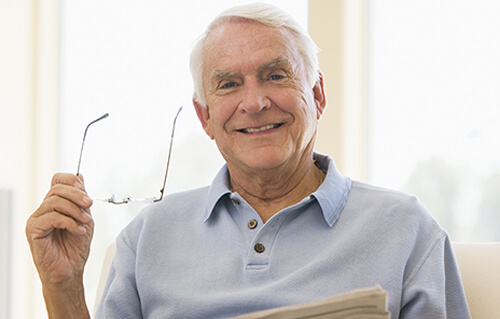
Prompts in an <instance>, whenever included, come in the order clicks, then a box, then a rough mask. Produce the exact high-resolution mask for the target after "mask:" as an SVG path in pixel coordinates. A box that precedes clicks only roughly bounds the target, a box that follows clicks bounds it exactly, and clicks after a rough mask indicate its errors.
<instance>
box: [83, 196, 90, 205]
mask: <svg viewBox="0 0 500 319" xmlns="http://www.w3.org/2000/svg"><path fill="white" fill-rule="evenodd" d="M82 201H83V203H84V204H85V205H90V204H92V199H91V198H90V197H88V196H83V198H82Z"/></svg>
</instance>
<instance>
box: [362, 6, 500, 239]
mask: <svg viewBox="0 0 500 319" xmlns="http://www.w3.org/2000/svg"><path fill="white" fill-rule="evenodd" d="M499 15H500V3H498V2H496V1H489V0H481V1H470V0H458V1H457V0H453V1H451V0H446V1H438V2H436V1H409V0H404V1H401V0H397V1H396V0H377V1H373V2H369V27H368V36H369V53H368V57H369V58H368V65H369V70H368V74H369V81H368V88H369V89H368V106H369V111H368V119H369V133H368V140H369V157H368V164H369V167H368V168H369V180H370V181H371V182H372V183H375V184H379V185H383V186H388V187H391V188H398V189H403V190H406V191H409V192H411V193H414V194H416V195H417V196H418V197H419V198H420V199H421V200H422V201H423V202H424V203H425V204H426V205H427V207H428V208H429V210H430V211H431V213H432V214H433V215H434V216H435V217H436V219H438V221H439V222H440V223H441V224H442V225H443V226H444V227H445V228H446V229H447V230H448V231H449V233H450V234H451V237H452V239H453V240H456V241H492V240H500V199H499V198H500V197H499V194H500V152H499V151H498V150H499V141H500V139H499V136H500V126H498V124H497V122H498V118H499V117H500V107H499V101H500V90H498V88H499V87H500V60H499V59H498V57H499V56H500V42H499V41H498V40H497V39H498V34H499V32H500V22H499V20H498V16H499Z"/></svg>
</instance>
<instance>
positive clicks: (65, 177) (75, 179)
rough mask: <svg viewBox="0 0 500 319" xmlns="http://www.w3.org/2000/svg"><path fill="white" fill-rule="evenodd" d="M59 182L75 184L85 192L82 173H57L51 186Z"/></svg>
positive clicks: (69, 184)
mask: <svg viewBox="0 0 500 319" xmlns="http://www.w3.org/2000/svg"><path fill="white" fill-rule="evenodd" d="M57 184H63V185H68V186H74V187H76V188H78V189H79V190H81V191H83V192H85V187H84V181H83V175H82V174H78V175H74V174H70V173H56V174H54V176H53V177H52V182H51V186H54V185H57Z"/></svg>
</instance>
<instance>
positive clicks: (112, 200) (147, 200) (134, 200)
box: [76, 106, 182, 205]
mask: <svg viewBox="0 0 500 319" xmlns="http://www.w3.org/2000/svg"><path fill="white" fill-rule="evenodd" d="M181 111H182V106H181V107H180V108H179V110H178V111H177V114H176V115H175V117H174V123H173V125H172V135H171V136H170V146H169V149H168V158H167V167H166V169H165V177H164V179H163V187H162V189H160V197H152V198H132V197H130V196H125V197H124V198H123V199H122V200H117V199H116V196H115V195H114V194H113V195H111V197H109V198H105V199H97V200H99V201H104V202H108V203H111V204H115V205H121V204H128V203H143V204H147V203H155V202H159V201H161V200H162V198H163V193H164V191H165V185H166V184H167V175H168V167H169V166H170V155H171V154H172V145H173V142H174V132H175V123H176V122H177V117H178V116H179V113H180V112H181ZM108 116H109V113H106V114H104V115H103V116H101V117H100V118H98V119H95V120H93V121H92V122H90V123H89V124H88V125H87V127H86V128H85V132H84V133H83V141H82V147H81V149H80V158H79V159H78V168H77V170H76V175H78V174H80V164H81V162H82V154H83V146H84V144H85V137H86V136H87V131H88V129H89V127H90V126H91V125H92V124H94V123H96V122H99V121H100V120H103V119H105V118H107V117H108Z"/></svg>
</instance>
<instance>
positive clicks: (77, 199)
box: [45, 184, 93, 209]
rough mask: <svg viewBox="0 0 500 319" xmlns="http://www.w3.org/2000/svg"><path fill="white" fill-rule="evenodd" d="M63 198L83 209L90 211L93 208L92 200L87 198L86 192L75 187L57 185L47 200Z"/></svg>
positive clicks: (48, 194)
mask: <svg viewBox="0 0 500 319" xmlns="http://www.w3.org/2000/svg"><path fill="white" fill-rule="evenodd" d="M55 196H56V197H61V198H64V199H66V200H69V201H71V202H73V203H75V205H77V206H80V207H81V208H83V209H88V208H90V206H92V204H93V202H92V199H91V198H90V197H89V196H87V193H85V190H83V191H82V190H81V189H77V188H75V187H74V186H69V185H65V184H55V185H53V186H52V188H51V189H50V190H49V192H48V193H47V196H46V197H45V199H46V200H47V199H49V198H51V197H55Z"/></svg>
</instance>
